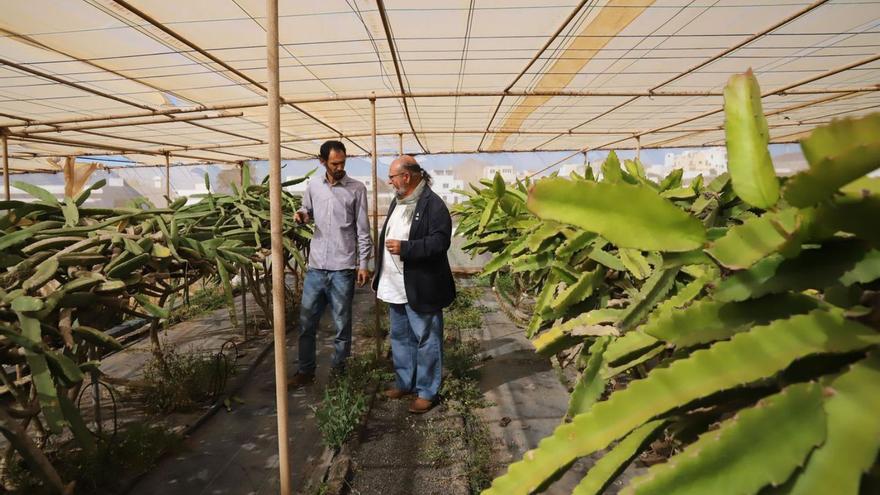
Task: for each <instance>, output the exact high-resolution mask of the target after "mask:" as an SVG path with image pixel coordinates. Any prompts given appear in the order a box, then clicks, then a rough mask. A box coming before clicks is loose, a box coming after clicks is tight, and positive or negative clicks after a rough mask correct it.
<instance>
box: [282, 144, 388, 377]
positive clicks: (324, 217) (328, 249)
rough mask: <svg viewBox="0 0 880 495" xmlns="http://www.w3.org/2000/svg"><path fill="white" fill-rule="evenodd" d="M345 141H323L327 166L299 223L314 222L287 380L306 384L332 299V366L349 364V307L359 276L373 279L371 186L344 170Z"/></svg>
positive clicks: (323, 161)
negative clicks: (293, 365) (295, 354)
mask: <svg viewBox="0 0 880 495" xmlns="http://www.w3.org/2000/svg"><path fill="white" fill-rule="evenodd" d="M345 158H346V154H345V145H343V144H342V143H341V142H339V141H327V142H325V143H324V144H322V145H321V151H320V161H321V164H322V165H323V166H324V168H325V171H324V174H323V175H322V176H321V177H315V178H314V179H312V180H311V181H309V184H308V186H306V192H305V194H304V195H303V198H302V208H300V210H299V211H297V212H296V213H295V214H294V220H296V221H297V222H298V223H308V222H310V221H313V220H314V222H315V233H314V235H313V236H312V242H311V245H310V247H309V268H308V271H307V272H306V277H305V280H304V282H303V293H302V305H301V308H300V317H299V322H300V328H299V349H298V351H299V370H298V371H297V372H296V374H295V375H294V376H293V378H291V379H290V381H289V382H288V385H290V386H302V385H306V384H309V383H312V382H313V381H314V379H315V367H316V363H315V332H316V331H317V328H318V323H319V322H320V319H321V314H322V313H323V312H324V309H325V308H326V307H327V304H328V303H329V304H330V313H331V315H332V317H333V324H334V326H335V327H336V338H335V340H334V353H333V360H332V364H333V369H334V370H335V371H337V372H338V371H342V370H344V369H345V360H346V359H347V358H348V356H349V355H350V354H351V307H352V300H353V299H354V284H355V278H356V279H357V284H358V285H359V286H363V285H364V284H366V282H367V280H369V278H370V272H369V271H368V270H367V262H368V261H369V258H370V252H371V250H372V248H373V242H372V240H371V238H370V226H369V221H368V219H367V188H366V186H364V184H363V183H361V182H359V181H356V180H354V179H352V178H351V177H349V176H347V175H346V174H345Z"/></svg>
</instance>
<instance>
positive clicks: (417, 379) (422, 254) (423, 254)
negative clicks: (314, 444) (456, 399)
mask: <svg viewBox="0 0 880 495" xmlns="http://www.w3.org/2000/svg"><path fill="white" fill-rule="evenodd" d="M388 183H389V184H390V185H391V187H393V188H394V191H395V193H396V197H395V199H394V200H393V201H392V202H391V207H390V208H389V210H388V215H387V216H386V218H385V225H384V226H383V227H382V230H381V232H380V233H379V245H380V246H384V249H383V250H382V254H380V255H379V256H378V259H377V260H376V276H375V278H373V290H375V291H376V295H377V297H378V298H379V299H381V300H383V301H385V302H386V303H388V312H389V315H390V318H391V354H392V358H393V361H394V372H395V375H396V383H395V386H394V387H393V388H391V389H388V390H386V391H385V395H386V396H388V397H390V398H392V399H399V398H402V397H405V396H407V395H410V394H415V396H416V397H415V398H414V399H413V401H412V403H411V404H410V407H409V411H410V412H412V413H417V414H419V413H424V412H427V411H429V410H430V409H431V408H432V407H433V406H434V404H435V403H436V401H437V395H438V393H439V392H440V382H441V376H442V372H443V366H442V365H443V308H445V307H447V306H449V305H450V304H452V301H453V300H454V299H455V282H454V281H453V279H452V270H451V269H450V268H449V259H448V258H447V257H446V251H447V250H448V249H449V244H450V241H451V238H452V218H451V217H450V216H449V209H448V208H446V203H444V202H443V200H442V199H440V196H437V194H436V193H434V191H432V190H431V187H430V185H431V176H430V175H429V174H428V173H427V172H426V171H425V170H424V169H422V168H421V166H419V164H418V162H416V160H415V158H413V157H411V156H408V155H404V156H401V157H400V158H398V159H396V160H394V161H393V162H391V168H390V169H389V171H388Z"/></svg>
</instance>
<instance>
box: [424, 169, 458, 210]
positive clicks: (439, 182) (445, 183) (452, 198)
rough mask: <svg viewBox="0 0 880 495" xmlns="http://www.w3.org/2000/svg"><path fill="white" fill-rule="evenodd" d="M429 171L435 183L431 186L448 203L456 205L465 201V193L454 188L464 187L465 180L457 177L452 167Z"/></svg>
mask: <svg viewBox="0 0 880 495" xmlns="http://www.w3.org/2000/svg"><path fill="white" fill-rule="evenodd" d="M428 173H429V174H431V177H432V179H433V180H434V185H433V186H431V189H433V190H434V192H435V193H437V195H438V196H440V197H441V198H443V201H445V202H446V204H450V205H454V204H457V203H459V202H461V201H464V199H465V196H464V195H463V194H459V193H456V192H453V190H454V189H464V181H463V180H460V179H456V178H455V174H454V172H453V171H452V170H451V169H435V170H428Z"/></svg>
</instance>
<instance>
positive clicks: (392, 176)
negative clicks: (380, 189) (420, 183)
mask: <svg viewBox="0 0 880 495" xmlns="http://www.w3.org/2000/svg"><path fill="white" fill-rule="evenodd" d="M406 173H409V172H400V173H399V174H394V175H389V176H388V180H391V179H393V178H395V177H397V176H398V175H403V174H406Z"/></svg>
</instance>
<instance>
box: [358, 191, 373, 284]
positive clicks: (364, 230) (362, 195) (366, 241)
mask: <svg viewBox="0 0 880 495" xmlns="http://www.w3.org/2000/svg"><path fill="white" fill-rule="evenodd" d="M357 244H358V268H359V269H361V270H366V269H367V264H368V263H369V261H370V256H371V255H372V252H373V239H372V237H370V221H369V217H368V216H367V189H366V187H362V188H359V191H358V194H357Z"/></svg>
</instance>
